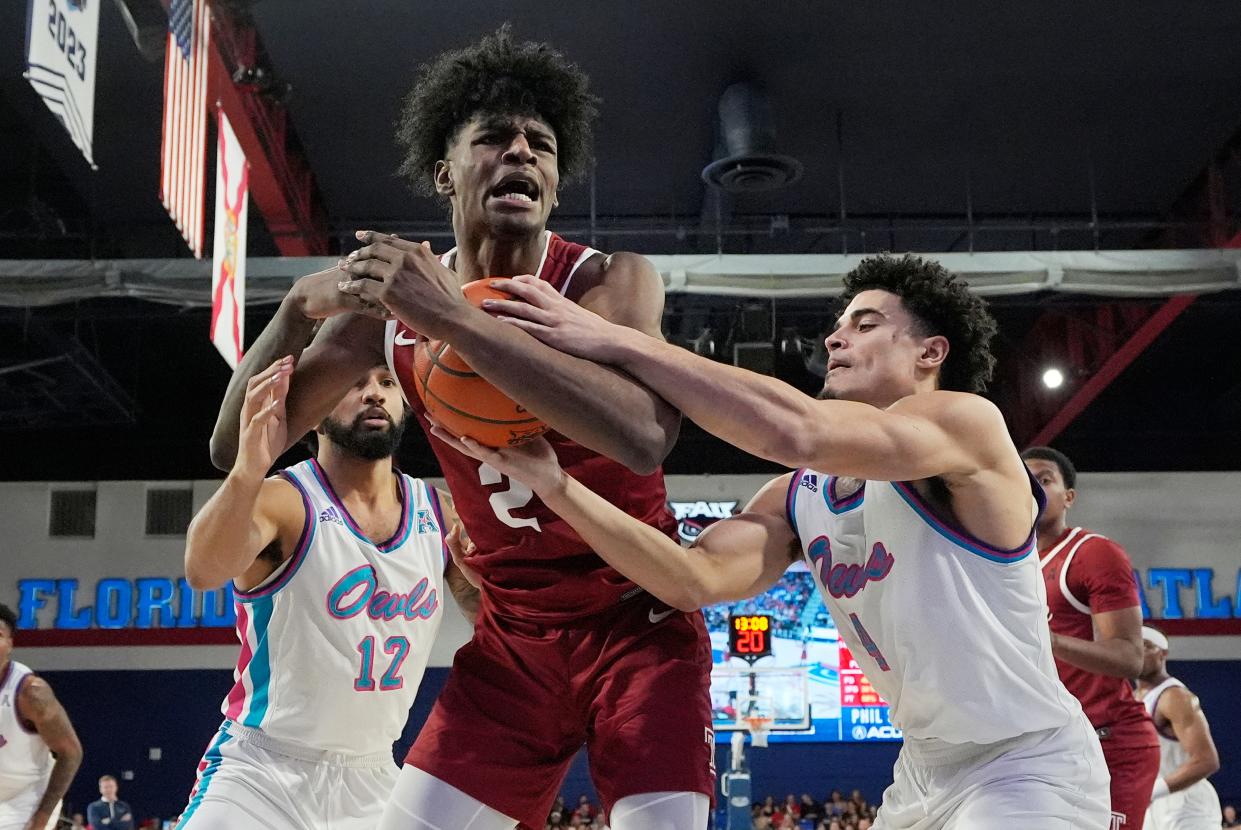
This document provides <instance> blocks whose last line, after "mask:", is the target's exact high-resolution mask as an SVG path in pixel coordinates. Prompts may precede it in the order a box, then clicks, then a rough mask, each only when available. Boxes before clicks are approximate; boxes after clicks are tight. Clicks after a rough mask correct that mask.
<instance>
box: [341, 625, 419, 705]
mask: <svg viewBox="0 0 1241 830" xmlns="http://www.w3.org/2000/svg"><path fill="white" fill-rule="evenodd" d="M356 650H357V652H358V654H360V655H361V656H362V667H361V669H360V670H359V671H358V676H357V677H356V678H354V681H353V688H354V690H355V691H359V692H373V691H375V637H374V636H373V635H370V634H368V635H366V636H365V637H363V638H362V642H360V643H358V645H357V648H356ZM384 654H390V655H392V661H391V662H390V663H389V664H388V670H387V671H386V672H384V674H383V677H381V678H380V679H379V690H380V691H383V692H389V691H392V690H393V689H400V688H402V687H403V686H404V685H405V678H403V677H401V666H403V665H404V664H405V658H406V657H408V656H409V639H408V638H406V637H397V636H392V637H389V638H388V639H386V640H384Z"/></svg>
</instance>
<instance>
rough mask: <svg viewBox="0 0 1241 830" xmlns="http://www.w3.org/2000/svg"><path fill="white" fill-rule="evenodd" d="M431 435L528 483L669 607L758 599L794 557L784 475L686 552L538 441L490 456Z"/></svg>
mask: <svg viewBox="0 0 1241 830" xmlns="http://www.w3.org/2000/svg"><path fill="white" fill-rule="evenodd" d="M434 431H435V434H436V435H437V436H439V437H440V438H441V439H443V440H445V441H448V442H451V443H454V445H455V446H457V447H458V448H459V449H460V450H461V451H462V452H464V453H466V454H467V455H470V456H473V457H474V458H477V459H478V460H479V461H483V462H485V463H487V464H490V465H491V466H493V467H495V468H496V469H497V470H499V471H500V472H501V473H504V474H505V475H507V476H509V477H510V478H515V479H517V480H518V481H521V482H522V483H524V484H526V485H527V486H528V487H530V489H531V490H532V491H533V492H534V493H535V494H536V495H537V496H538V497H539V498H540V499H541V500H542V501H543V503H544V504H546V505H547V506H548V507H549V508H550V509H551V510H553V511H555V512H556V513H557V514H558V515H559V516H560V517H561V518H563V519H564V520H565V521H566V522H568V523H569V525H570V526H571V527H572V528H573V529H574V530H576V531H577V533H578V535H579V536H581V537H582V539H583V540H584V541H585V542H586V544H588V545H589V546H590V548H591V550H593V551H595V552H596V553H597V554H599V556H600V557H602V558H603V560H604V561H605V562H607V563H608V564H609V565H611V566H612V567H613V568H615V569H616V570H617V571H619V572H620V573H621V574H623V575H624V576H626V577H628V578H629V579H631V580H633V581H634V582H635V583H637V584H638V585H640V586H641V587H643V588H645V589H646V590H647V591H649V592H650V593H651V594H653V595H654V596H655V597H657V598H658V599H659V600H661V601H662V602H665V603H667V604H668V605H671V606H673V607H676V608H680V609H682V610H685V611H694V610H697V609H699V608H702V607H703V606H705V605H711V604H713V603H716V602H723V601H726V600H735V599H742V598H745V597H751V596H755V595H756V594H760V593H762V592H763V591H765V590H767V589H768V588H770V587H771V586H772V585H774V584H775V583H776V582H777V581H778V580H779V579H780V575H781V574H783V573H784V571H785V569H786V568H787V567H788V566H789V564H790V563H791V562H792V561H793V560H794V559H796V558H797V556H798V555H799V552H800V549H799V547H798V544H797V538H796V535H795V534H794V533H793V529H792V528H791V527H790V526H789V523H788V518H787V517H786V516H785V513H784V497H785V493H786V492H787V490H788V485H789V480H790V476H788V475H786V476H783V477H781V478H778V479H775V480H774V481H771V482H769V483H768V484H767V485H766V486H765V487H764V488H763V489H762V490H761V491H759V493H758V495H756V496H755V497H754V498H753V499H752V500H751V501H750V503H749V504H748V505H747V506H746V509H745V510H744V511H743V512H741V513H739V514H738V515H736V516H733V517H731V518H729V519H725V520H724V521H722V522H717V523H716V524H714V525H712V526H711V527H709V528H708V529H707V530H706V531H704V532H703V533H702V534H701V535H700V536H699V537H698V539H697V540H696V541H695V543H694V545H693V546H692V547H690V548H688V549H686V548H683V547H681V546H680V545H679V544H677V543H676V542H674V541H673V540H672V539H669V538H668V537H667V536H665V535H664V534H663V533H662V532H660V531H659V530H656V529H655V528H653V527H651V526H650V525H647V524H644V523H643V522H640V521H638V520H637V519H635V518H633V517H632V516H630V515H628V514H627V513H625V512H624V511H623V510H620V509H619V508H617V507H616V506H615V505H613V504H611V503H609V502H608V501H606V500H605V499H603V498H601V497H600V496H598V495H596V494H595V493H594V492H592V491H591V490H589V489H588V488H587V487H586V486H585V485H583V484H582V483H581V482H579V481H578V480H577V479H575V478H573V477H572V476H570V475H569V474H568V473H566V472H564V470H562V469H561V468H560V466H559V464H558V463H557V461H556V455H555V453H554V452H553V451H552V449H551V446H550V445H549V444H548V443H547V442H546V441H544V440H542V439H536V440H534V441H530V442H527V443H526V444H523V445H521V446H518V447H512V448H509V449H505V450H492V449H489V448H487V447H484V446H482V445H480V444H478V443H477V442H475V441H472V440H470V439H468V438H458V437H456V436H453V435H451V434H450V433H448V432H446V431H444V430H442V429H440V428H439V427H435V429H434Z"/></svg>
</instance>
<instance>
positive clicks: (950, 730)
mask: <svg viewBox="0 0 1241 830" xmlns="http://www.w3.org/2000/svg"><path fill="white" fill-rule="evenodd" d="M1031 486H1032V492H1034V493H1035V495H1036V497H1037V498H1038V499H1039V506H1040V508H1041V507H1042V503H1043V502H1042V490H1041V489H1040V488H1038V485H1037V484H1035V483H1034V482H1033V480H1031ZM839 487H840V483H839V482H838V481H837V479H836V478H835V477H834V476H828V475H824V474H823V473H819V472H815V471H813V470H806V469H803V470H798V471H797V472H796V473H794V474H793V479H792V482H791V483H790V486H789V491H788V498H787V510H788V516H789V521H790V523H791V524H792V526H793V528H794V529H795V530H796V532H797V535H798V537H799V539H800V541H801V545H802V550H803V552H804V554H805V557H806V560H807V562H808V563H809V565H810V570H811V572H812V573H813V574H814V578H815V582H816V583H817V584H818V587H819V591H820V592H821V593H822V594H823V598H824V601H825V603H826V604H827V607H828V610H829V611H830V612H831V615H832V619H833V620H835V622H836V626H837V628H838V629H839V631H840V636H841V638H842V639H843V640H844V641H845V643H846V644H847V645H848V646H849V648H850V650H851V651H852V652H853V655H854V657H855V658H856V660H857V661H858V663H859V665H860V666H861V667H862V668H863V670H864V671H865V673H866V676H867V678H868V679H869V680H870V682H871V684H872V685H873V686H874V687H875V690H876V691H878V692H879V694H880V695H882V696H883V698H884V699H885V700H887V702H888V703H889V704H890V706H891V715H892V721H893V722H894V723H895V724H896V725H897V726H898V727H900V728H901V729H902V730H903V731H904V733H905V738H906V742H907V745H912V744H917V745H918V746H919V747H920V748H923V749H925V750H927V751H928V753H934V752H936V751H937V749H940V748H942V749H943V750H945V751H952V747H949V746H947V745H948V744H953V745H956V744H965V743H970V744H990V743H995V742H996V741H1001V740H1005V739H1008V738H1014V737H1017V736H1019V735H1022V734H1025V733H1029V732H1037V731H1041V730H1045V729H1054V728H1058V727H1062V726H1064V725H1065V724H1067V723H1068V722H1069V721H1070V719H1071V718H1073V717H1081V707H1080V705H1079V704H1078V703H1077V701H1076V700H1075V699H1074V698H1073V696H1072V695H1070V694H1069V693H1068V691H1067V690H1066V689H1065V688H1064V685H1063V684H1062V683H1061V682H1060V680H1059V678H1058V677H1057V676H1056V666H1055V663H1054V662H1053V661H1052V656H1051V634H1050V632H1049V630H1048V627H1047V601H1046V595H1045V589H1044V587H1043V577H1042V575H1041V574H1040V573H1039V567H1038V557H1037V556H1032V555H1031V554H1032V553H1033V552H1034V549H1035V538H1034V531H1033V528H1031V532H1030V537H1029V538H1028V539H1027V540H1026V541H1025V543H1023V544H1022V545H1021V546H1020V547H1019V548H1017V549H1015V550H1009V551H1005V550H998V549H995V548H992V547H990V546H988V545H986V544H983V543H982V542H980V541H979V540H977V539H974V538H972V537H970V536H968V535H967V534H965V533H964V532H962V531H960V530H957V529H954V528H952V527H950V526H948V525H947V524H945V523H944V522H942V521H940V520H939V519H938V518H937V517H936V516H935V514H934V512H933V511H932V510H931V509H930V508H929V506H928V505H927V504H926V502H925V501H924V499H923V498H922V497H921V496H920V495H919V494H918V492H917V491H916V490H915V489H914V487H913V486H912V485H911V484H909V483H906V482H887V481H867V482H863V483H862V485H861V486H860V487H859V488H858V489H857V490H856V491H853V492H847V493H841V492H838V488H839Z"/></svg>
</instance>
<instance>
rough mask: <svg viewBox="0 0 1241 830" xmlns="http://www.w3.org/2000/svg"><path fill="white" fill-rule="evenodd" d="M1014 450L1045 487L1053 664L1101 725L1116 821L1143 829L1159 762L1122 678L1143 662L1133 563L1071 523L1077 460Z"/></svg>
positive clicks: (1043, 539)
mask: <svg viewBox="0 0 1241 830" xmlns="http://www.w3.org/2000/svg"><path fill="white" fill-rule="evenodd" d="M1021 457H1022V458H1024V459H1025V462H1026V466H1027V467H1029V468H1030V472H1031V473H1033V475H1034V477H1035V478H1037V479H1038V481H1039V484H1041V485H1043V491H1044V492H1045V493H1046V494H1047V507H1046V508H1045V509H1044V510H1043V517H1042V519H1041V520H1040V522H1039V526H1038V548H1039V562H1040V564H1041V565H1042V568H1043V580H1044V582H1045V583H1046V586H1047V606H1048V608H1049V609H1050V612H1051V613H1050V617H1049V621H1050V624H1051V632H1052V633H1051V647H1052V654H1053V655H1054V656H1055V658H1056V668H1057V669H1058V670H1059V672H1060V679H1061V680H1062V681H1064V685H1065V686H1067V687H1068V689H1069V691H1070V692H1072V693H1073V695H1074V696H1075V697H1076V698H1077V699H1078V700H1079V701H1081V704H1082V708H1083V709H1084V710H1085V711H1086V716H1087V717H1088V718H1090V723H1091V725H1092V726H1094V728H1095V730H1096V731H1097V732H1098V733H1099V739H1100V743H1101V744H1102V746H1103V756H1104V758H1106V759H1107V767H1108V771H1109V772H1111V774H1112V815H1113V826H1114V827H1122V828H1124V830H1133V828H1139V830H1140V828H1141V827H1142V821H1143V817H1144V816H1145V815H1146V807H1147V805H1148V804H1149V803H1150V795H1151V787H1152V786H1153V785H1154V783H1155V776H1156V775H1157V774H1158V772H1159V739H1158V736H1157V735H1156V733H1155V727H1154V726H1153V725H1152V724H1151V721H1150V718H1149V717H1147V716H1146V711H1145V710H1144V709H1143V708H1142V704H1141V703H1139V702H1138V701H1136V700H1134V697H1133V690H1132V686H1131V685H1130V683H1129V680H1130V679H1131V678H1136V677H1137V676H1138V675H1139V674H1140V673H1141V671H1142V607H1141V602H1140V600H1139V599H1138V587H1137V583H1136V582H1135V581H1134V577H1133V565H1132V564H1131V563H1130V561H1129V557H1128V556H1127V555H1126V554H1125V551H1124V549H1123V548H1122V547H1121V546H1120V545H1118V544H1116V543H1115V542H1113V541H1112V540H1111V539H1108V538H1107V537H1106V536H1102V535H1100V534H1098V533H1095V532H1094V531H1090V530H1086V529H1085V528H1081V527H1070V526H1069V524H1068V511H1069V508H1070V507H1072V506H1073V502H1074V500H1075V499H1076V497H1077V490H1076V489H1075V487H1076V485H1077V470H1076V469H1075V468H1074V467H1073V462H1072V461H1070V460H1069V459H1068V457H1067V456H1066V455H1065V454H1064V453H1062V452H1060V451H1059V450H1054V449H1052V448H1051V447H1031V448H1030V449H1028V450H1026V451H1025V452H1024V453H1022V454H1021Z"/></svg>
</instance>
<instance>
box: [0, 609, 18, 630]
mask: <svg viewBox="0 0 1241 830" xmlns="http://www.w3.org/2000/svg"><path fill="white" fill-rule="evenodd" d="M0 622H3V623H4V624H5V625H7V626H8V627H9V636H12V635H13V634H15V633H17V614H15V613H13V609H12V608H10V607H9V606H7V605H4V604H3V603H0Z"/></svg>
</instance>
